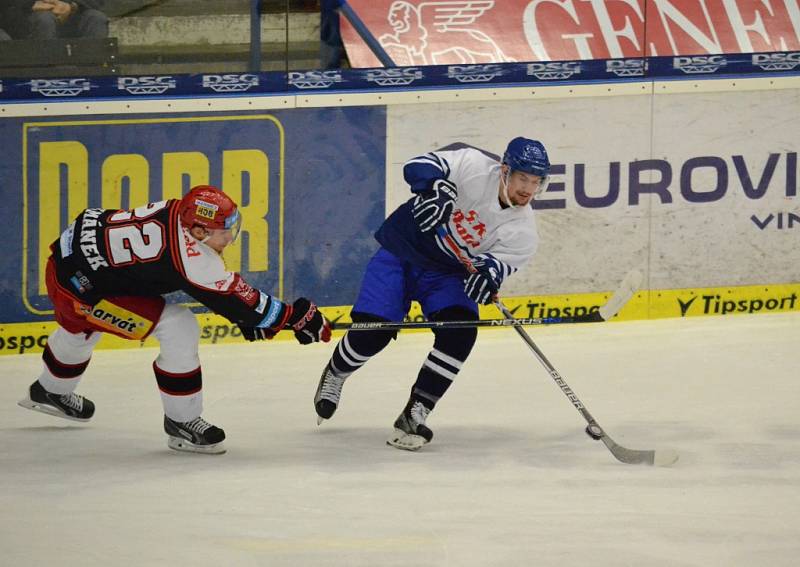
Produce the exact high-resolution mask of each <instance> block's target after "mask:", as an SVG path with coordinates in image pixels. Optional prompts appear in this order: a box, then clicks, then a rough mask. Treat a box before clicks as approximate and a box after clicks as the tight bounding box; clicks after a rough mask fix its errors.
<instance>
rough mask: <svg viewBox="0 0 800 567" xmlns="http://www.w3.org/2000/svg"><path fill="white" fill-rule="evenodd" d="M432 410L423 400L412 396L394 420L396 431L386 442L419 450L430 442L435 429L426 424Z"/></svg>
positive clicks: (394, 445) (411, 449)
mask: <svg viewBox="0 0 800 567" xmlns="http://www.w3.org/2000/svg"><path fill="white" fill-rule="evenodd" d="M430 412H431V410H430V409H428V408H427V407H425V406H424V405H423V403H422V402H420V401H419V400H415V399H414V398H411V399H410V400H409V401H408V404H407V405H406V407H405V409H404V410H403V413H401V414H400V417H398V418H397V420H396V421H395V422H394V433H393V434H392V436H391V437H389V439H387V440H386V444H387V445H391V446H392V447H397V448H398V449H405V450H406V451H417V450H419V448H420V447H422V446H423V445H425V443H430V441H431V439H433V431H431V430H430V428H429V427H428V426H426V425H425V419H427V417H428V414H429V413H430Z"/></svg>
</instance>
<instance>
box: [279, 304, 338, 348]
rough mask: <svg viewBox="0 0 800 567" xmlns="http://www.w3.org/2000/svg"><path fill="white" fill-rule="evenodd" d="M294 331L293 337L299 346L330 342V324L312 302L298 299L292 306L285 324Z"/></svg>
mask: <svg viewBox="0 0 800 567" xmlns="http://www.w3.org/2000/svg"><path fill="white" fill-rule="evenodd" d="M286 324H287V325H288V326H290V327H292V329H293V330H294V336H295V338H296V339H297V342H299V343H300V344H301V345H308V344H311V343H318V342H319V341H322V342H324V343H327V342H328V341H330V340H331V324H330V322H329V321H328V320H327V319H326V318H325V316H324V315H323V314H322V313H320V311H319V309H317V306H316V305H314V302H313V301H311V300H310V299H306V298H305V297H298V298H297V299H295V301H294V303H293V304H292V313H291V315H289V320H288V321H287V323H286Z"/></svg>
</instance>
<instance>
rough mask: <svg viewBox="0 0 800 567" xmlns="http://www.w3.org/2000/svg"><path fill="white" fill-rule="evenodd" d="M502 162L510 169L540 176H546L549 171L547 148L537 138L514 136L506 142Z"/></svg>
mask: <svg viewBox="0 0 800 567" xmlns="http://www.w3.org/2000/svg"><path fill="white" fill-rule="evenodd" d="M503 163H504V164H506V165H507V166H508V167H509V169H511V171H522V172H525V173H530V174H531V175H538V176H539V177H542V178H545V177H547V174H548V173H550V160H549V159H548V158H547V150H546V149H544V145H542V143H541V142H540V141H538V140H529V139H528V138H522V137H519V138H514V139H513V140H511V141H510V142H509V143H508V147H507V148H506V153H504V154H503Z"/></svg>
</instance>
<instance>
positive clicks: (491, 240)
mask: <svg viewBox="0 0 800 567" xmlns="http://www.w3.org/2000/svg"><path fill="white" fill-rule="evenodd" d="M459 146H461V147H460V149H455V150H448V149H445V150H441V151H435V152H431V153H428V154H425V155H422V156H419V157H416V158H413V159H411V160H409V161H408V162H406V164H405V166H404V168H403V175H404V177H405V180H406V181H407V182H408V184H409V185H410V188H411V192H412V193H413V197H412V198H411V199H409V200H408V201H407V202H406V203H404V204H403V205H401V206H400V207H398V208H397V209H396V210H395V211H394V212H393V213H392V214H391V215H390V216H389V218H387V219H386V221H385V222H384V223H383V224H382V225H381V227H380V228H379V229H378V231H377V232H376V234H375V237H376V239H377V240H378V242H379V243H380V244H381V248H380V249H379V250H378V252H377V253H376V254H375V255H374V256H373V257H372V259H371V260H370V262H369V264H368V266H367V269H366V273H365V274H364V278H363V281H362V284H361V290H360V292H359V295H358V299H357V300H356V302H355V305H354V306H353V310H352V314H351V316H352V320H353V321H355V322H369V321H400V320H402V319H403V317H405V316H406V315H407V314H408V311H409V309H410V306H411V301H412V300H416V301H418V302H419V303H420V306H421V307H422V311H423V313H424V314H425V316H426V317H427V318H428V319H430V320H432V321H448V320H451V321H455V320H477V319H478V306H477V304H479V303H480V304H488V303H491V301H492V298H493V297H494V296H495V295H496V294H497V292H498V290H499V289H500V286H501V285H502V283H503V281H504V279H505V278H506V277H508V276H509V275H511V274H512V273H514V272H515V271H517V270H518V269H519V268H521V267H523V266H524V265H525V264H527V263H528V261H530V259H531V258H532V257H533V255H534V253H535V252H536V247H537V244H538V233H537V230H536V222H535V219H534V212H533V209H532V207H531V206H530V205H531V201H532V200H533V198H534V197H535V196H536V195H537V194H539V193H540V192H542V191H544V189H545V188H546V186H547V176H548V173H549V171H550V161H549V159H548V156H547V151H546V150H545V148H544V146H543V145H542V143H541V142H539V141H536V140H530V139H526V138H515V139H513V140H511V142H510V143H509V144H508V147H507V149H506V151H505V153H504V155H503V158H502V160H501V161H500V162H498V160H497V159H496V158H494V157H492V156H491V155H490V154H488V153H486V152H483V151H482V150H478V149H476V148H473V147H469V146H465V145H464V144H459ZM467 265H471V266H472V269H471V270H468V269H467V267H466V266H467ZM433 333H434V335H435V339H434V343H433V349H432V350H431V351H430V352H429V353H428V356H427V357H426V359H425V361H424V362H423V364H422V367H421V369H420V370H419V373H418V375H417V379H416V382H415V383H414V385H413V387H412V388H411V395H410V397H409V400H408V402H407V403H406V406H405V408H404V409H403V411H402V412H401V413H400V416H399V417H398V418H397V420H396V421H395V423H394V428H395V429H394V433H393V434H392V435H391V436H390V437H389V439H388V443H389V444H390V445H392V446H394V447H397V448H400V449H407V450H412V451H413V450H417V449H419V448H420V447H422V446H423V445H424V444H425V443H428V442H430V441H431V439H432V438H433V432H432V431H431V429H430V428H429V427H428V426H427V425H426V418H427V417H428V414H429V413H430V412H431V410H433V408H434V407H435V406H436V404H437V402H438V401H439V400H440V399H441V398H442V396H443V395H444V393H445V392H446V391H447V389H448V388H449V387H450V385H451V384H452V382H453V380H454V379H455V377H456V375H457V374H458V372H459V371H460V370H461V368H462V366H463V364H464V362H465V361H466V360H467V357H468V356H469V353H470V351H471V350H472V347H473V345H474V344H475V339H476V338H477V329H476V328H467V329H465V328H458V329H447V328H440V329H434V330H433ZM394 337H396V331H380V330H370V331H350V332H348V333H347V334H345V336H344V337H343V338H342V339H341V340H340V341H339V343H338V344H337V345H336V349H335V350H334V352H333V355H332V356H331V359H330V361H329V362H328V364H327V365H326V367H325V369H324V371H323V372H322V377H321V378H320V381H319V385H318V387H317V391H316V394H315V396H314V407H315V409H316V412H317V415H318V421H319V422H320V423H322V421H323V420H325V419H330V418H331V417H332V416H333V414H334V412H335V411H336V408H337V407H338V405H339V400H340V397H341V392H342V387H343V385H344V382H345V380H346V379H347V377H348V376H350V375H351V374H352V373H353V372H355V371H356V370H358V369H359V368H360V367H361V366H363V365H364V364H365V363H366V362H367V360H369V359H370V358H371V357H373V356H374V355H376V354H377V353H378V352H380V351H381V350H382V349H383V348H384V347H386V346H387V345H388V344H389V342H390V341H391V340H392V338H394Z"/></svg>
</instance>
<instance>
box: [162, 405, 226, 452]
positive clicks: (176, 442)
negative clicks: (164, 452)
mask: <svg viewBox="0 0 800 567" xmlns="http://www.w3.org/2000/svg"><path fill="white" fill-rule="evenodd" d="M164 431H166V433H167V435H169V439H168V440H167V445H168V446H169V448H170V449H175V450H176V451H187V452H190V453H211V454H215V455H218V454H222V453H224V452H225V446H224V445H223V444H222V442H223V441H224V440H225V432H224V431H223V430H222V429H220V428H219V427H217V426H215V425H211V424H210V423H208V422H207V421H206V420H205V419H203V418H202V417H197V418H195V419H193V420H191V421H186V422H183V423H179V422H177V421H173V420H171V419H170V418H168V417H167V416H166V415H165V416H164Z"/></svg>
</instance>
